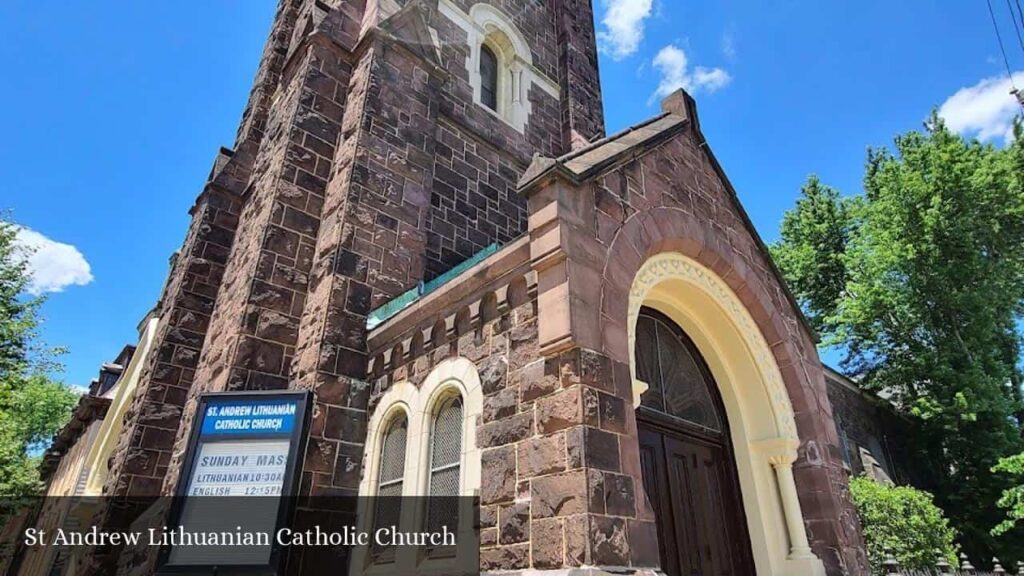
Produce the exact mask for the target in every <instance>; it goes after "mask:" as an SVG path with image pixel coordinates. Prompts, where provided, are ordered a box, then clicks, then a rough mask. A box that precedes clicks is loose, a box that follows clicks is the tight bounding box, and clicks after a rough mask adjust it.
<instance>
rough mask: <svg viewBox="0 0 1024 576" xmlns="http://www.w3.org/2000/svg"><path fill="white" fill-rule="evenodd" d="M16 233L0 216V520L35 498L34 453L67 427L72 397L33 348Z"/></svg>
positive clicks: (32, 313) (46, 357)
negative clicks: (15, 506)
mask: <svg viewBox="0 0 1024 576" xmlns="http://www.w3.org/2000/svg"><path fill="white" fill-rule="evenodd" d="M17 232H18V228H17V227H16V226H15V225H14V224H12V223H11V222H10V221H9V220H7V219H6V218H5V217H2V215H0V497H3V499H2V503H3V504H2V505H0V518H2V517H3V516H4V515H5V514H6V513H7V512H9V511H10V510H9V507H10V506H12V505H13V504H14V503H15V502H16V500H17V499H18V498H22V497H28V496H32V495H35V494H38V493H39V490H40V488H41V483H40V479H39V470H38V468H39V458H38V455H34V454H35V453H37V452H38V451H39V450H40V449H41V448H42V447H43V446H44V445H45V442H47V441H48V440H49V438H50V437H51V436H53V434H54V433H55V432H56V431H58V430H59V429H60V428H61V427H62V426H63V425H64V423H65V422H67V420H68V417H69V416H70V414H71V410H72V408H73V407H74V405H75V402H76V398H77V397H76V395H75V393H74V392H72V391H71V390H69V389H68V388H67V386H65V385H63V384H62V383H60V382H57V381H54V380H52V379H51V378H50V377H49V376H48V375H47V371H48V370H50V369H52V368H53V367H54V365H55V364H54V362H53V360H52V359H53V352H54V351H51V350H46V349H44V348H42V347H41V345H40V343H39V339H38V334H37V328H38V326H39V314H38V312H39V306H40V304H41V303H42V299H41V298H39V297H32V296H30V295H29V294H28V286H29V281H30V276H29V270H28V267H27V263H26V256H27V254H26V253H25V249H24V248H23V247H21V246H20V245H19V244H18V243H17ZM3 508H8V509H3Z"/></svg>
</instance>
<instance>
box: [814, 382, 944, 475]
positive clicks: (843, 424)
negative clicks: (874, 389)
mask: <svg viewBox="0 0 1024 576" xmlns="http://www.w3.org/2000/svg"><path fill="white" fill-rule="evenodd" d="M826 382H827V384H828V398H829V402H830V403H831V404H832V411H833V414H834V416H835V422H836V430H837V433H838V434H839V439H840V448H841V449H842V455H843V460H844V461H845V463H846V465H847V467H848V469H849V472H850V474H853V475H861V474H865V473H868V474H872V471H871V465H872V464H871V463H870V462H865V461H864V460H865V458H864V453H863V452H864V451H867V452H869V453H870V457H871V458H872V459H873V460H875V461H876V462H877V463H878V465H880V466H881V467H882V469H883V471H884V473H885V476H887V477H888V479H890V480H892V481H893V482H896V483H900V484H903V483H909V484H912V485H914V486H919V487H927V486H928V478H927V477H928V475H927V474H925V473H922V471H921V470H920V466H919V463H917V462H915V461H914V459H913V454H912V453H911V451H910V448H909V446H908V444H907V440H908V436H909V434H911V433H912V432H913V430H912V426H913V424H912V423H911V422H910V421H909V420H907V419H905V418H903V417H901V416H900V415H898V414H897V413H896V411H895V409H894V408H893V407H891V406H889V405H887V404H886V403H885V401H884V400H882V399H881V398H878V397H876V396H873V395H871V394H870V393H868V392H864V391H862V390H859V389H857V388H856V384H854V383H852V382H849V381H847V380H846V379H845V378H844V377H843V376H841V375H839V374H833V373H831V372H827V373H826Z"/></svg>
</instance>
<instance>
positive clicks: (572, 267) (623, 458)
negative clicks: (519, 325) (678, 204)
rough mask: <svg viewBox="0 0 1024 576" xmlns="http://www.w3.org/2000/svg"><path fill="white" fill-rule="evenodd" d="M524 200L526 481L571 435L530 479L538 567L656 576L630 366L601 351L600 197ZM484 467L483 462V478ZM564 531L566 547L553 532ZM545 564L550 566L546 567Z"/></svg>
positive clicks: (576, 194) (556, 186) (571, 193)
mask: <svg viewBox="0 0 1024 576" xmlns="http://www.w3.org/2000/svg"><path fill="white" fill-rule="evenodd" d="M527 194H528V197H527V199H528V206H529V210H530V220H529V225H530V256H531V265H532V268H533V270H534V271H535V272H536V273H537V310H538V312H537V315H538V324H537V331H538V334H537V352H538V353H539V354H540V355H541V356H542V357H543V358H544V359H543V360H540V361H537V362H535V363H533V364H530V365H528V366H526V367H525V368H524V369H523V372H522V374H521V375H520V376H519V381H520V396H521V401H523V402H527V401H531V400H533V398H535V397H537V399H536V400H535V401H534V402H535V406H536V426H537V430H536V433H537V434H538V435H539V436H540V438H538V439H534V440H531V441H529V442H527V443H525V444H520V445H519V446H520V448H519V462H520V468H519V482H520V483H522V482H524V480H525V479H524V476H526V477H528V476H529V475H530V474H531V473H533V469H532V468H527V469H526V470H524V469H523V465H522V464H523V462H527V463H530V462H536V463H543V462H544V461H545V460H546V459H547V457H546V456H544V454H543V451H542V450H543V448H542V447H543V446H545V444H547V443H551V442H556V441H558V440H557V438H558V436H555V437H553V438H552V439H549V438H548V435H551V434H562V435H564V440H563V441H564V442H565V446H566V449H565V450H566V454H567V455H568V459H567V462H566V466H565V471H564V472H561V473H559V474H555V475H543V476H541V474H544V473H546V472H547V470H545V469H544V467H543V466H540V465H539V464H537V465H536V466H534V467H536V468H538V469H537V471H536V472H537V473H538V476H539V477H537V478H534V479H532V480H531V481H530V483H529V486H530V492H529V495H530V508H529V511H530V519H531V521H532V524H531V527H532V530H533V534H532V536H531V541H532V546H533V564H534V566H533V567H534V568H548V569H554V568H569V567H576V566H594V567H597V568H598V569H607V570H612V569H621V567H630V568H632V569H634V570H654V569H656V568H657V566H658V564H659V555H658V545H657V542H658V535H657V527H656V524H655V518H654V513H653V510H652V509H651V507H650V505H649V503H648V502H647V501H646V499H645V497H644V491H643V478H642V474H641V469H640V453H639V444H638V440H637V427H636V417H635V413H634V406H633V390H632V377H631V375H630V370H629V366H628V365H627V364H625V363H622V362H615V361H613V360H612V359H611V358H609V357H608V356H606V355H604V354H603V353H600V352H597V351H596V350H597V349H600V346H601V341H600V333H599V326H600V325H599V323H598V318H597V317H598V315H599V312H598V311H599V310H600V309H601V307H600V302H599V298H600V286H601V268H602V267H603V264H604V261H603V257H601V256H603V254H601V255H600V256H599V254H600V252H599V251H598V250H597V249H598V248H599V246H598V245H597V233H596V230H594V229H593V227H594V222H595V218H594V212H593V211H594V204H593V198H592V196H590V195H589V193H588V191H587V190H585V189H577V188H574V187H573V186H572V185H571V184H570V183H569V182H567V181H562V180H558V179H556V180H555V181H553V182H551V183H549V184H548V185H547V186H538V187H534V188H531V190H530V191H529V192H528V193H527ZM513 380H515V377H513ZM492 435H494V436H497V437H499V438H501V437H502V436H503V435H502V434H496V433H494V432H491V431H490V428H489V427H488V426H484V427H483V428H482V429H481V438H482V439H483V440H487V441H489V440H490V439H491V436H492ZM549 450H554V448H549ZM487 464H488V460H487V459H486V457H485V468H484V476H485V477H487V473H488V470H487ZM526 479H528V478H526ZM520 501H522V498H521V497H518V498H517V499H516V502H520ZM516 505H518V504H512V506H516ZM501 518H502V516H501V515H500V514H499V525H501ZM559 526H561V527H564V531H563V532H560V531H559V529H558V528H557V527H559ZM563 533H564V542H563V541H562V540H560V539H559V538H558V537H557V536H558V535H559V534H563ZM560 547H564V550H565V554H564V556H562V555H561V553H560V551H561V550H562V549H563V548H560ZM538 557H539V558H542V559H543V560H544V561H543V562H542V563H541V564H539V565H538V561H537V559H538ZM482 558H483V557H482ZM483 568H484V569H488V565H487V564H486V563H484V566H483ZM493 568H494V569H508V568H507V567H502V566H495V567H493Z"/></svg>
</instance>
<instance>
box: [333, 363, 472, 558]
mask: <svg viewBox="0 0 1024 576" xmlns="http://www.w3.org/2000/svg"><path fill="white" fill-rule="evenodd" d="M482 412H483V392H482V390H481V388H480V378H479V375H478V374H477V371H476V367H475V365H474V364H473V363H472V362H471V361H469V360H468V359H466V358H451V359H448V360H445V361H444V362H442V363H440V364H439V365H438V366H437V367H435V368H434V370H433V371H431V373H430V374H428V375H427V377H426V378H425V379H424V380H423V383H422V384H421V385H420V386H419V387H417V386H416V385H414V384H412V383H411V382H408V381H400V382H396V383H394V384H393V385H391V387H390V388H389V389H388V391H387V392H386V393H385V394H384V396H382V397H381V398H380V401H379V403H378V405H377V407H376V409H375V410H374V411H373V414H372V415H371V416H370V421H369V426H368V436H367V444H366V447H367V453H366V460H365V462H366V468H365V469H366V471H367V473H366V474H365V475H364V476H363V479H362V483H361V484H360V488H359V493H360V495H376V496H382V497H385V498H375V499H368V502H374V501H376V502H375V503H373V504H371V505H368V506H367V507H366V508H362V509H361V510H360V512H359V515H360V520H359V523H360V526H361V527H362V528H361V529H362V530H376V529H377V528H379V527H381V526H389V525H395V526H398V527H399V529H400V530H402V531H408V532H420V531H424V530H426V531H430V532H436V531H437V530H438V529H439V527H441V526H449V527H451V528H450V529H457V530H458V531H464V530H470V531H471V530H472V529H473V522H472V521H471V520H472V518H473V507H472V506H469V505H467V504H466V502H464V501H463V500H465V499H464V498H462V497H465V496H472V495H474V494H476V493H477V492H478V490H479V488H480V468H481V462H480V450H479V448H477V445H476V432H475V426H476V422H477V420H478V419H479V418H480V417H481V414H482ZM388 496H405V497H410V496H430V498H429V499H428V500H427V501H426V505H425V506H422V507H420V506H413V507H407V508H409V509H408V510H401V509H400V507H401V504H400V499H398V498H386V497H388ZM370 506H372V508H371V507H370ZM457 542H458V544H457V546H456V547H455V548H449V547H442V548H438V549H435V550H433V551H431V552H430V554H429V557H428V558H426V559H423V558H419V557H417V556H416V554H415V550H412V549H407V548H391V549H383V548H379V547H375V546H372V545H371V546H367V547H360V548H357V550H356V551H355V552H354V556H353V563H354V564H353V565H354V566H358V567H360V568H359V570H361V571H363V573H364V574H376V573H377V572H379V570H377V572H375V571H374V570H375V569H374V567H381V565H383V564H387V567H386V568H381V569H382V570H384V571H386V572H387V573H393V574H399V575H403V574H405V573H406V572H407V571H414V569H415V568H416V567H417V566H420V563H421V562H429V563H431V565H432V566H434V567H435V568H437V569H439V570H443V569H446V568H452V569H453V570H455V569H457V568H458V567H459V566H460V565H461V563H462V562H465V561H466V560H467V559H471V558H473V557H474V556H473V554H474V549H472V544H473V542H475V541H474V540H473V539H472V538H461V539H458V540H457ZM410 550H411V551H410ZM420 567H422V566H420ZM381 573H383V572H381Z"/></svg>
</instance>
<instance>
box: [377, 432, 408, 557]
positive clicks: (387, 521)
mask: <svg viewBox="0 0 1024 576" xmlns="http://www.w3.org/2000/svg"><path fill="white" fill-rule="evenodd" d="M408 436H409V424H408V421H407V420H406V417H405V414H402V415H401V416H398V417H396V418H395V419H394V420H392V421H391V424H390V425H389V426H388V429H387V432H386V433H385V434H384V439H383V441H382V442H381V449H380V473H379V474H378V475H377V496H378V498H377V499H376V500H377V510H376V513H375V514H374V525H375V526H376V527H377V528H383V527H387V526H398V525H399V518H400V517H401V515H402V501H401V498H400V497H401V496H402V490H403V484H404V480H405V445H406V440H407V439H408ZM391 550H392V549H391V548H383V547H376V546H375V556H377V557H378V559H381V558H382V557H384V556H385V553H387V552H390V551H391Z"/></svg>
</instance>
